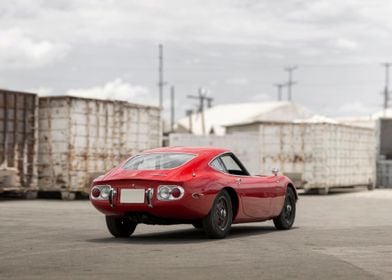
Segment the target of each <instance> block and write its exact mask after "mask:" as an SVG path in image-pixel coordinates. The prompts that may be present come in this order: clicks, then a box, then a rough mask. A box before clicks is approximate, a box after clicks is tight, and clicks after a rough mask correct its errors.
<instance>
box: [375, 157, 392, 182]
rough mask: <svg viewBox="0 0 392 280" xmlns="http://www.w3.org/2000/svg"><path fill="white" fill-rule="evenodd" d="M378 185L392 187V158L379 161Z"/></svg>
mask: <svg viewBox="0 0 392 280" xmlns="http://www.w3.org/2000/svg"><path fill="white" fill-rule="evenodd" d="M377 186H378V187H380V188H392V160H378V161H377Z"/></svg>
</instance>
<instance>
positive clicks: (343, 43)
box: [334, 38, 358, 51]
mask: <svg viewBox="0 0 392 280" xmlns="http://www.w3.org/2000/svg"><path fill="white" fill-rule="evenodd" d="M334 46H335V47H337V48H339V49H343V50H349V51H354V50H356V49H358V43H357V42H355V41H353V40H350V39H345V38H339V39H337V40H336V41H335V42H334Z"/></svg>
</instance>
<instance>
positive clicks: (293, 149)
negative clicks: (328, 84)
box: [170, 122, 375, 193]
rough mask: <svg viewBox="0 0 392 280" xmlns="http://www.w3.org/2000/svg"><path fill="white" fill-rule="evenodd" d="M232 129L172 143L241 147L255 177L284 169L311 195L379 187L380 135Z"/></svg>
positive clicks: (277, 127) (332, 128) (299, 126)
mask: <svg viewBox="0 0 392 280" xmlns="http://www.w3.org/2000/svg"><path fill="white" fill-rule="evenodd" d="M227 131H229V132H230V133H229V134H226V135H225V136H220V137H219V136H197V137H196V136H191V137H190V136H185V135H178V134H177V135H176V134H174V135H171V138H170V140H171V141H170V145H210V146H223V147H226V148H229V149H232V150H233V151H234V152H235V151H236V149H239V148H240V149H242V150H243V152H242V153H243V154H246V155H247V156H246V157H242V158H241V157H240V158H241V160H242V161H244V164H245V166H250V168H249V169H250V170H252V171H253V173H256V174H270V173H271V169H272V168H278V169H279V170H280V171H281V172H283V173H284V174H285V175H287V176H289V177H290V178H292V179H293V180H294V181H295V183H296V185H297V187H300V188H304V189H305V191H312V190H317V191H318V192H320V193H328V191H329V189H330V188H335V187H353V186H361V185H364V186H368V187H369V188H372V187H373V186H374V183H375V133H374V130H373V129H371V128H363V127H354V126H348V125H342V124H335V123H310V122H309V123H308V122H297V123H273V122H271V123H262V122H259V123H257V124H255V123H252V124H249V126H246V125H240V126H238V127H234V126H232V127H228V128H227ZM201 138H206V139H208V140H201ZM239 138H242V139H243V140H242V141H240V140H239ZM223 139H224V140H223ZM255 159H257V160H256V161H255ZM254 170H257V172H254Z"/></svg>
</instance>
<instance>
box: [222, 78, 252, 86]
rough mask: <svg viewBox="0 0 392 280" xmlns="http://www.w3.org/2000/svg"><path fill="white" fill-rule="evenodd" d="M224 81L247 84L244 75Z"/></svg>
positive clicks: (239, 84) (232, 83)
mask: <svg viewBox="0 0 392 280" xmlns="http://www.w3.org/2000/svg"><path fill="white" fill-rule="evenodd" d="M226 83H228V84H229V85H235V86H246V85H248V84H249V80H248V79H247V78H245V77H238V78H232V79H228V80H226Z"/></svg>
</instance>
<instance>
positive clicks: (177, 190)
mask: <svg viewBox="0 0 392 280" xmlns="http://www.w3.org/2000/svg"><path fill="white" fill-rule="evenodd" d="M157 196H158V199H159V200H178V199H181V198H182V197H183V196H184V189H183V188H182V187H180V186H175V185H160V186H159V187H158V194H157Z"/></svg>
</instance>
